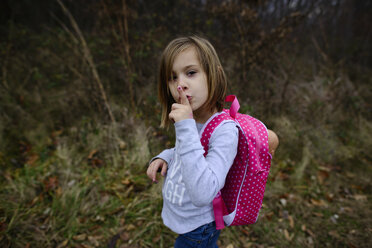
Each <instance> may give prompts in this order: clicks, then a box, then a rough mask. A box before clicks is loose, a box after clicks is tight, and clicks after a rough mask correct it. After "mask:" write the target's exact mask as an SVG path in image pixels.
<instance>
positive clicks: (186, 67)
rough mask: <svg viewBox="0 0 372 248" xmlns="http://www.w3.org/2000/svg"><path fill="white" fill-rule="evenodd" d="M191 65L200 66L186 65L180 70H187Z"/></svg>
mask: <svg viewBox="0 0 372 248" xmlns="http://www.w3.org/2000/svg"><path fill="white" fill-rule="evenodd" d="M191 67H200V65H187V66H185V67H184V68H182V70H187V69H189V68H191ZM172 72H173V70H172Z"/></svg>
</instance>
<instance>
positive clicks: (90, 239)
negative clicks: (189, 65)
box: [88, 236, 99, 247]
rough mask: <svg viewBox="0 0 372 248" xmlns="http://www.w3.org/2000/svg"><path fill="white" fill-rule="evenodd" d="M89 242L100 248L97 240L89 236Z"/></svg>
mask: <svg viewBox="0 0 372 248" xmlns="http://www.w3.org/2000/svg"><path fill="white" fill-rule="evenodd" d="M88 240H89V242H90V243H91V244H92V245H94V246H95V247H98V246H99V243H98V241H97V239H96V237H93V236H88Z"/></svg>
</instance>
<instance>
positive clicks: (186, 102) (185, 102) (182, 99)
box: [177, 86, 190, 105]
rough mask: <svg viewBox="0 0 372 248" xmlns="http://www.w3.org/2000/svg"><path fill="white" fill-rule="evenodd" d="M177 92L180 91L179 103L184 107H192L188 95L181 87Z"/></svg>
mask: <svg viewBox="0 0 372 248" xmlns="http://www.w3.org/2000/svg"><path fill="white" fill-rule="evenodd" d="M177 91H178V95H179V97H178V103H179V104H182V105H190V103H189V99H187V96H186V93H185V92H184V91H183V89H182V87H181V86H178V87H177Z"/></svg>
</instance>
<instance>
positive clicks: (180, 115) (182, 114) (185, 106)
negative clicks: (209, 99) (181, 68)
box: [169, 86, 193, 122]
mask: <svg viewBox="0 0 372 248" xmlns="http://www.w3.org/2000/svg"><path fill="white" fill-rule="evenodd" d="M177 91H178V95H179V98H178V101H177V102H178V103H173V105H172V111H171V112H170V113H169V119H171V120H173V121H174V122H179V121H182V120H185V119H192V118H193V115H192V108H191V105H190V102H189V99H187V97H186V93H185V92H184V91H183V89H182V87H181V86H178V87H177Z"/></svg>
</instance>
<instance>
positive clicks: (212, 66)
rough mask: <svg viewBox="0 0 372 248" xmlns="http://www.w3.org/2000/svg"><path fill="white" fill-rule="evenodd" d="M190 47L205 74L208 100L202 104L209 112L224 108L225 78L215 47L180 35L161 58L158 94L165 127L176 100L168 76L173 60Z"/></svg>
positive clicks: (194, 38)
mask: <svg viewBox="0 0 372 248" xmlns="http://www.w3.org/2000/svg"><path fill="white" fill-rule="evenodd" d="M190 47H193V48H195V51H196V54H197V56H198V59H199V63H200V65H201V67H202V69H203V70H204V72H205V74H206V76H207V84H208V99H207V101H206V103H205V107H206V108H207V109H208V108H209V109H210V110H211V111H212V110H214V109H217V111H222V109H223V106H224V102H225V97H226V91H227V79H226V75H225V72H224V70H223V68H222V66H221V63H220V60H219V58H218V55H217V53H216V50H215V49H214V47H213V46H212V44H211V43H210V42H209V41H208V40H206V39H204V38H201V37H198V36H187V37H180V38H177V39H174V40H172V41H171V42H170V43H169V44H168V46H167V47H166V48H165V49H164V51H163V53H162V56H161V59H160V67H159V74H158V94H159V100H160V103H161V108H162V116H161V124H160V126H161V127H168V125H169V122H170V121H169V117H168V116H169V113H170V112H171V108H172V104H173V103H175V101H174V99H173V97H172V95H171V92H170V89H169V85H168V81H169V78H171V75H172V67H173V63H174V60H175V58H176V57H177V55H178V54H180V53H181V52H183V51H185V50H186V49H188V48H190Z"/></svg>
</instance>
